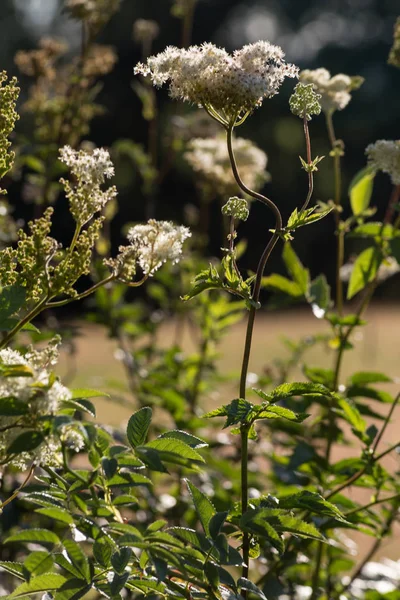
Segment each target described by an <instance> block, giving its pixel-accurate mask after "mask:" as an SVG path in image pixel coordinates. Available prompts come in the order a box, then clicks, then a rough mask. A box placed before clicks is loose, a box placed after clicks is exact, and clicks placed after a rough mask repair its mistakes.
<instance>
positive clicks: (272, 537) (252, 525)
mask: <svg viewBox="0 0 400 600" xmlns="http://www.w3.org/2000/svg"><path fill="white" fill-rule="evenodd" d="M240 527H241V528H242V529H243V530H244V531H248V532H250V533H253V534H256V535H257V536H259V537H262V538H264V539H266V540H267V541H268V542H269V543H270V544H271V546H273V547H274V548H276V549H277V550H278V552H279V554H283V552H284V551H285V544H284V542H283V539H282V536H281V534H279V533H278V532H277V531H276V529H274V528H273V527H272V525H270V523H268V521H267V520H265V519H257V515H256V511H254V510H251V511H248V512H246V513H245V514H244V515H243V516H242V518H241V519H240Z"/></svg>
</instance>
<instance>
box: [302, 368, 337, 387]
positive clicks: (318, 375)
mask: <svg viewBox="0 0 400 600" xmlns="http://www.w3.org/2000/svg"><path fill="white" fill-rule="evenodd" d="M303 373H304V375H305V376H306V377H307V379H309V380H310V381H311V382H312V383H320V384H322V385H324V386H325V387H327V388H328V389H331V388H332V387H333V381H334V377H335V374H334V372H333V370H332V369H321V368H319V367H307V366H305V367H304V368H303Z"/></svg>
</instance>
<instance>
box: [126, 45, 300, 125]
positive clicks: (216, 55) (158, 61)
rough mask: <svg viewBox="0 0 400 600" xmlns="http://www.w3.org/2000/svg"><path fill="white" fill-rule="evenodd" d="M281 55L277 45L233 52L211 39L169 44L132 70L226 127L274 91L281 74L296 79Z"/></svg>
mask: <svg viewBox="0 0 400 600" xmlns="http://www.w3.org/2000/svg"><path fill="white" fill-rule="evenodd" d="M283 57H284V53H283V51H282V49H281V48H280V47H279V46H273V45H272V44H270V43H269V42H263V41H259V42H256V43H255V44H248V45H247V46H244V47H243V48H241V49H240V50H236V51H235V52H234V53H233V54H232V55H231V54H229V53H228V52H227V51H226V50H224V49H222V48H218V47H217V46H215V45H214V44H211V43H205V44H202V45H201V46H190V47H189V48H188V49H184V48H176V47H174V46H169V47H168V48H166V50H165V51H164V52H162V53H161V54H157V55H156V56H151V57H149V58H148V60H147V62H146V64H142V63H139V64H138V65H137V66H136V68H135V73H136V74H141V75H143V76H150V78H151V80H152V82H153V84H154V85H156V86H162V85H164V84H166V83H169V90H170V94H171V96H172V97H173V98H179V99H181V100H184V101H186V102H191V103H194V104H198V105H200V106H203V107H204V108H206V109H207V110H208V111H209V112H210V113H211V114H213V116H215V117H216V118H217V119H218V120H220V121H221V122H222V123H223V124H224V125H226V126H228V125H234V124H235V123H237V122H238V119H239V120H240V119H241V118H242V117H243V116H244V115H246V114H248V113H250V112H251V111H253V110H254V109H255V108H256V107H258V106H260V105H261V104H262V102H263V100H264V99H265V98H270V97H271V96H274V95H275V94H277V93H278V90H279V88H280V86H281V84H282V83H283V81H284V79H285V77H297V74H298V68H297V67H295V66H294V65H291V64H287V63H285V61H284V59H283Z"/></svg>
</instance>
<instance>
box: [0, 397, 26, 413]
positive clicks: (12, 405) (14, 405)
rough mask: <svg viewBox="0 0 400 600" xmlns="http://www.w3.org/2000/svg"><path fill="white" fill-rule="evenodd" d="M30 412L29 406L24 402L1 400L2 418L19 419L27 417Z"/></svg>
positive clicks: (0, 411)
mask: <svg viewBox="0 0 400 600" xmlns="http://www.w3.org/2000/svg"><path fill="white" fill-rule="evenodd" d="M28 410H29V406H28V404H27V403H26V402H24V401H23V400H19V399H18V398H12V397H5V398H0V417H19V416H21V415H25V414H26V413H27V412H28Z"/></svg>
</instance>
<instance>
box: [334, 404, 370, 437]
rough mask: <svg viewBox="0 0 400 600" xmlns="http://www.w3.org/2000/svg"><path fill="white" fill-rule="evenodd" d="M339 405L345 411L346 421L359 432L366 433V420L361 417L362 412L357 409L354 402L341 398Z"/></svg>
mask: <svg viewBox="0 0 400 600" xmlns="http://www.w3.org/2000/svg"><path fill="white" fill-rule="evenodd" d="M338 405H339V406H340V408H341V409H342V411H343V416H344V418H345V420H346V421H347V422H348V423H350V425H351V426H352V427H353V428H354V429H355V430H356V431H358V432H360V433H364V431H365V429H366V427H367V425H366V423H365V421H364V419H363V418H362V417H361V415H360V411H359V410H358V409H357V407H356V405H355V404H354V402H352V401H350V400H347V399H346V398H339V399H338Z"/></svg>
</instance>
